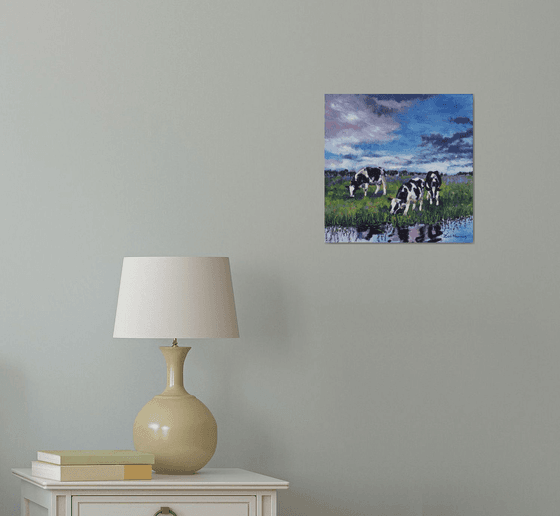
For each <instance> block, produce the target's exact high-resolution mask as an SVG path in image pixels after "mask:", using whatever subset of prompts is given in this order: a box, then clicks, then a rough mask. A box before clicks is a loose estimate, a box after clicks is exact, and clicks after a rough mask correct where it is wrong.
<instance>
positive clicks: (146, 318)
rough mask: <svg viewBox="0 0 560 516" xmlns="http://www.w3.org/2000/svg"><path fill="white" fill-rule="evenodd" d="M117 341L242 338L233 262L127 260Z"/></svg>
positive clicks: (220, 259)
mask: <svg viewBox="0 0 560 516" xmlns="http://www.w3.org/2000/svg"><path fill="white" fill-rule="evenodd" d="M113 337H117V338H136V339H142V338H145V339H175V338H177V339H188V338H227V337H239V331H238V328H237V317H236V313H235V303H234V299H233V287H232V284H231V273H230V267H229V258H215V257H212V258H208V257H155V258H154V257H147V258H124V260H123V268H122V275H121V285H120V290H119V299H118V303H117V315H116V318H115V329H114V333H113Z"/></svg>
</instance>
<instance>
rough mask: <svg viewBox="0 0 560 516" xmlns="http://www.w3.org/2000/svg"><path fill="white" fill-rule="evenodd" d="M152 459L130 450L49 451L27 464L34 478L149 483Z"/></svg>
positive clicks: (149, 454)
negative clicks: (141, 481) (144, 481)
mask: <svg viewBox="0 0 560 516" xmlns="http://www.w3.org/2000/svg"><path fill="white" fill-rule="evenodd" d="M154 462H155V457H154V456H153V455H152V454H151V453H144V452H139V451H134V450H49V451H39V452H37V460H36V461H35V460H34V461H31V474H32V475H33V476H35V477H43V478H48V479H50V480H59V481H61V482H76V481H85V480H150V479H151V478H152V464H153V463H154Z"/></svg>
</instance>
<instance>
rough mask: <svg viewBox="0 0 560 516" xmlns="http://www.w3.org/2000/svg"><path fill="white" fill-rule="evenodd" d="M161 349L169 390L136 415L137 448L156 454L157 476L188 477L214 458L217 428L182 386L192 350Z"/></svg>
mask: <svg viewBox="0 0 560 516" xmlns="http://www.w3.org/2000/svg"><path fill="white" fill-rule="evenodd" d="M159 349H161V352H162V353H163V356H164V357H165V361H166V363H167V387H166V389H165V390H164V391H163V392H162V393H161V394H159V395H158V396H154V397H153V398H152V399H151V400H150V401H149V402H148V403H146V405H145V406H144V407H143V408H142V410H141V411H140V412H139V413H138V416H136V419H135V421H134V427H133V437H134V447H135V448H136V449H137V450H138V451H143V452H148V453H152V454H154V456H155V464H154V465H153V470H154V471H155V472H156V473H164V474H170V475H188V474H192V473H195V472H196V471H198V470H199V469H201V468H202V467H204V466H205V465H206V464H207V463H208V462H209V461H210V459H211V458H212V456H213V455H214V452H215V451H216V445H217V443H218V427H217V425H216V420H215V419H214V416H212V413H211V412H210V410H208V408H207V407H206V405H204V403H202V402H201V401H200V400H198V399H197V398H195V397H194V396H192V395H191V394H189V393H188V392H187V391H186V390H185V388H184V386H183V365H184V363H185V358H186V356H187V353H188V352H189V351H190V349H191V348H183V347H179V346H170V347H165V346H162V347H160V348H159Z"/></svg>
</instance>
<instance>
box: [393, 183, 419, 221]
mask: <svg viewBox="0 0 560 516" xmlns="http://www.w3.org/2000/svg"><path fill="white" fill-rule="evenodd" d="M424 186H425V182H424V180H423V179H422V178H420V177H415V178H414V179H411V180H410V181H408V182H406V183H404V184H402V185H401V187H400V188H399V190H398V191H397V196H396V197H395V198H394V199H392V198H391V197H389V199H391V211H390V213H391V215H396V214H397V213H399V212H400V211H402V210H403V209H404V215H406V214H407V213H408V208H409V206H410V203H411V202H412V203H414V205H413V206H412V209H413V210H415V209H416V203H417V202H420V209H419V211H422V201H423V199H424Z"/></svg>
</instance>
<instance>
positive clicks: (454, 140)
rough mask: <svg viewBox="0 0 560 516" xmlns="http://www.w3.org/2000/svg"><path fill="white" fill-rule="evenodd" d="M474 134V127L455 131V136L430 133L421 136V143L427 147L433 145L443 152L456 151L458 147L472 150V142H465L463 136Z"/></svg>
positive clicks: (467, 136) (468, 136)
mask: <svg viewBox="0 0 560 516" xmlns="http://www.w3.org/2000/svg"><path fill="white" fill-rule="evenodd" d="M472 135H473V130H472V129H467V130H466V131H464V132H460V133H455V134H454V135H453V136H449V137H446V136H442V135H441V134H430V135H428V136H427V135H425V134H423V135H422V136H421V138H422V143H421V144H420V145H421V146H422V147H427V146H428V145H431V146H432V147H434V149H435V150H438V151H443V152H455V150H456V149H462V148H465V147H468V148H470V149H471V150H472V144H470V143H469V144H466V142H463V141H462V140H463V138H470V137H472Z"/></svg>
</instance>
